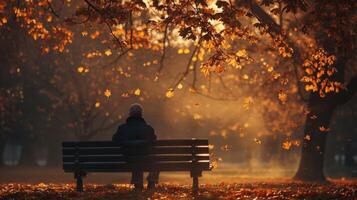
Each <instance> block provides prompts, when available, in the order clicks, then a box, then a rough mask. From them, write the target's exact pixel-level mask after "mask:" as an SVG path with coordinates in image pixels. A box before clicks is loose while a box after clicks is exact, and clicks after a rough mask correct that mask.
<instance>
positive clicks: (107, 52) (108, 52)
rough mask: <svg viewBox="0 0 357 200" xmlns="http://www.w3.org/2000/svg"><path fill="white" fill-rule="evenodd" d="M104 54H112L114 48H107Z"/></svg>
mask: <svg viewBox="0 0 357 200" xmlns="http://www.w3.org/2000/svg"><path fill="white" fill-rule="evenodd" d="M104 54H105V55H106V56H110V55H112V50H110V49H107V50H105V51H104Z"/></svg>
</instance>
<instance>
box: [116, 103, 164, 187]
mask: <svg viewBox="0 0 357 200" xmlns="http://www.w3.org/2000/svg"><path fill="white" fill-rule="evenodd" d="M142 113H143V109H142V107H141V106H140V105H139V104H133V105H132V106H131V107H130V110H129V117H128V118H127V119H126V123H124V124H122V125H120V126H119V127H118V130H117V132H116V133H115V134H114V135H113V138H112V140H113V141H115V142H124V141H131V140H145V141H148V142H150V141H153V140H156V135H155V131H154V129H153V128H152V127H151V126H150V125H148V124H147V123H146V122H145V120H144V118H143V117H142ZM158 179H159V173H158V172H150V173H149V176H148V177H147V180H148V182H149V183H148V188H150V189H152V188H154V187H155V184H156V183H158ZM131 183H132V184H134V186H135V188H136V189H142V188H143V172H142V171H134V172H132V177H131Z"/></svg>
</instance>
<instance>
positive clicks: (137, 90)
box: [134, 88, 141, 96]
mask: <svg viewBox="0 0 357 200" xmlns="http://www.w3.org/2000/svg"><path fill="white" fill-rule="evenodd" d="M140 94H141V90H140V89H139V88H137V89H136V90H135V91H134V95H136V96H140Z"/></svg>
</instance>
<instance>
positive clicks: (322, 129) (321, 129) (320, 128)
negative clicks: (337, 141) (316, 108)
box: [319, 126, 330, 132]
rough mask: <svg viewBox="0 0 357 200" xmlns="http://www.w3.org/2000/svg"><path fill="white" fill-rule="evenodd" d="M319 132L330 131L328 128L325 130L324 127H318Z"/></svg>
mask: <svg viewBox="0 0 357 200" xmlns="http://www.w3.org/2000/svg"><path fill="white" fill-rule="evenodd" d="M319 130H320V131H321V132H327V131H329V130H330V129H329V128H326V127H324V126H320V127H319Z"/></svg>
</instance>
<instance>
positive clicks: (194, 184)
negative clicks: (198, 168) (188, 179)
mask: <svg viewBox="0 0 357 200" xmlns="http://www.w3.org/2000/svg"><path fill="white" fill-rule="evenodd" d="M192 191H193V193H194V194H197V192H198V176H193V177H192Z"/></svg>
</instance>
